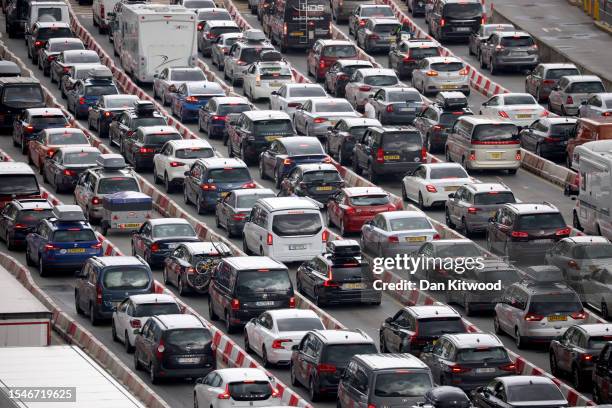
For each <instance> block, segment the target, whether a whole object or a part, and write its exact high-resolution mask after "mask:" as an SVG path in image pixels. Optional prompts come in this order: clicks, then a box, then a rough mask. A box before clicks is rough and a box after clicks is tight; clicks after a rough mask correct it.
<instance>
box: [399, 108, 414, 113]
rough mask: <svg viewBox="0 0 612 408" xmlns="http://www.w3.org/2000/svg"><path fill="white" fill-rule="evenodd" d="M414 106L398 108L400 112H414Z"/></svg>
mask: <svg viewBox="0 0 612 408" xmlns="http://www.w3.org/2000/svg"><path fill="white" fill-rule="evenodd" d="M414 111H416V108H400V112H414Z"/></svg>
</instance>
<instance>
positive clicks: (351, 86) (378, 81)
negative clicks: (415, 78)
mask: <svg viewBox="0 0 612 408" xmlns="http://www.w3.org/2000/svg"><path fill="white" fill-rule="evenodd" d="M383 87H405V85H404V84H403V83H401V82H400V80H399V78H398V77H397V74H396V73H395V71H393V70H392V69H386V68H359V69H357V70H356V71H355V72H354V73H353V75H352V76H351V78H350V80H349V82H348V83H347V84H346V85H345V87H344V97H345V98H346V100H347V101H349V102H350V103H351V104H352V105H353V107H354V108H355V109H357V110H360V111H361V110H363V108H364V106H365V104H366V103H367V102H368V98H369V97H370V95H373V94H375V93H376V92H377V91H378V90H380V89H381V88H383Z"/></svg>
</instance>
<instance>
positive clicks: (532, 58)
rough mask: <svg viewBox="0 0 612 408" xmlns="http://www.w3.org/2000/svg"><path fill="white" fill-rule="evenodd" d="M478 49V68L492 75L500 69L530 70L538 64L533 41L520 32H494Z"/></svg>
mask: <svg viewBox="0 0 612 408" xmlns="http://www.w3.org/2000/svg"><path fill="white" fill-rule="evenodd" d="M480 48H481V52H480V67H481V68H485V67H488V68H489V70H490V71H491V74H492V75H495V74H498V73H499V70H500V69H502V68H517V69H528V70H532V69H534V68H535V67H536V65H538V63H539V62H540V55H539V52H538V46H537V45H536V43H535V40H534V39H533V37H532V36H531V35H530V34H528V33H525V32H522V31H514V32H512V31H505V32H502V31H499V32H494V33H493V34H492V35H491V37H489V38H488V39H487V41H486V42H484V43H482V45H481V47H480Z"/></svg>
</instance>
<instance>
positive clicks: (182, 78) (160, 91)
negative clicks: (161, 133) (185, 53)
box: [153, 67, 206, 106]
mask: <svg viewBox="0 0 612 408" xmlns="http://www.w3.org/2000/svg"><path fill="white" fill-rule="evenodd" d="M197 81H206V76H205V75H204V72H203V71H202V69H200V68H198V67H193V68H188V67H184V68H182V67H181V68H179V67H177V68H166V69H164V70H163V71H162V72H160V73H159V75H155V78H154V79H153V97H154V98H155V99H160V100H161V102H162V104H164V106H170V103H171V102H172V94H174V93H176V91H177V89H178V88H179V87H180V86H181V85H183V84H184V83H187V82H197Z"/></svg>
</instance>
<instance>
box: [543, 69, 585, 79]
mask: <svg viewBox="0 0 612 408" xmlns="http://www.w3.org/2000/svg"><path fill="white" fill-rule="evenodd" d="M566 75H580V72H579V71H578V70H577V69H575V68H561V69H549V70H548V71H546V79H560V78H561V77H563V76H566Z"/></svg>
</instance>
